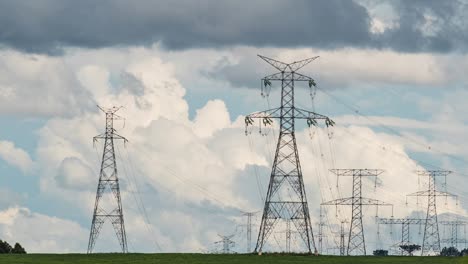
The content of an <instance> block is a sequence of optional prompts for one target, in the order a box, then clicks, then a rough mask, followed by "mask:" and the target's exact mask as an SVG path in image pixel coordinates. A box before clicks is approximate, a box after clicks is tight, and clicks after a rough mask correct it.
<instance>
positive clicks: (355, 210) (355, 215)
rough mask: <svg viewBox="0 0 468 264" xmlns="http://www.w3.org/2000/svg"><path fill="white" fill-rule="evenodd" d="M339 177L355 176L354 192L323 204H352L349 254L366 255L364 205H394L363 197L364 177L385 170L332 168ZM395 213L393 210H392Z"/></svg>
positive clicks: (378, 173) (375, 175)
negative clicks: (349, 195)
mask: <svg viewBox="0 0 468 264" xmlns="http://www.w3.org/2000/svg"><path fill="white" fill-rule="evenodd" d="M330 171H331V172H333V173H334V174H336V175H337V176H338V177H341V176H351V177H353V193H352V196H351V197H348V198H341V199H336V200H332V201H328V202H324V203H322V205H335V206H338V205H351V207H352V213H351V224H350V228H349V235H348V236H349V237H348V248H347V251H346V254H347V255H366V242H365V239H364V226H363V224H362V206H363V205H375V206H377V207H378V206H392V211H393V205H391V204H388V203H385V202H382V201H379V200H376V199H370V198H364V197H362V177H369V176H371V177H377V176H378V175H380V174H382V173H383V172H384V171H383V170H370V169H334V170H330ZM392 215H393V212H392Z"/></svg>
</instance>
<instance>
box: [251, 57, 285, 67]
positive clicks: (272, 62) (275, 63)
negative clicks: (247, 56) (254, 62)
mask: <svg viewBox="0 0 468 264" xmlns="http://www.w3.org/2000/svg"><path fill="white" fill-rule="evenodd" d="M257 56H258V57H260V58H261V59H262V60H264V61H266V62H267V63H268V64H270V65H271V66H273V67H274V68H275V69H277V70H279V71H285V70H286V68H287V67H288V64H287V63H284V62H281V61H278V60H275V59H271V58H268V57H265V56H262V55H257Z"/></svg>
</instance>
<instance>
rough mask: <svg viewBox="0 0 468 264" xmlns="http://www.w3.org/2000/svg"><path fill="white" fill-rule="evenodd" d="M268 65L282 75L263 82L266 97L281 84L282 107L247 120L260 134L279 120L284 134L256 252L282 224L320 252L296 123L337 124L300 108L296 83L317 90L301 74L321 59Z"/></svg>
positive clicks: (281, 135) (266, 200)
mask: <svg viewBox="0 0 468 264" xmlns="http://www.w3.org/2000/svg"><path fill="white" fill-rule="evenodd" d="M259 57H260V58H261V59H263V60H264V61H265V62H267V63H268V64H270V65H271V66H273V67H274V68H275V69H277V70H279V72H278V73H274V74H272V75H269V76H266V77H264V78H263V79H262V94H263V91H264V88H266V90H267V93H268V87H271V82H272V81H280V82H281V106H280V107H278V108H273V109H269V110H266V111H261V112H255V113H253V114H250V115H247V116H246V117H245V123H246V133H247V131H248V130H247V127H248V126H250V125H253V124H254V120H258V122H259V126H260V130H261V127H262V125H263V126H268V125H271V124H272V122H273V119H279V123H280V132H279V137H278V144H277V147H276V152H275V158H274V161H273V166H272V171H271V175H270V183H269V185H268V191H267V195H266V199H265V206H264V209H263V215H262V220H261V224H260V230H259V233H258V239H257V245H256V247H255V252H257V253H258V254H261V253H262V250H263V246H264V245H265V243H266V241H267V239H268V237H269V235H270V234H271V233H272V231H273V229H274V227H275V225H276V224H277V223H278V221H279V220H281V221H283V222H284V221H292V222H293V224H294V226H295V228H296V229H297V231H298V233H299V234H300V236H301V238H302V240H303V241H304V243H305V246H306V248H307V251H308V252H309V253H312V251H314V252H316V247H315V241H314V236H313V232H312V225H311V221H310V215H309V207H308V204H307V198H306V192H305V188H304V180H303V177H302V170H301V165H300V162H299V154H298V151H297V143H296V134H295V121H296V119H303V120H307V124H308V125H309V126H311V125H317V120H324V121H325V124H326V125H327V126H331V125H333V124H334V123H333V121H332V120H331V119H330V118H328V117H326V116H323V115H319V114H316V113H314V112H311V111H307V110H303V109H300V108H297V107H296V106H295V104H294V100H295V96H294V94H295V87H294V86H295V83H296V82H304V81H305V82H307V83H308V85H309V88H311V87H312V86H315V81H314V80H313V79H312V78H310V77H308V76H305V75H302V74H299V73H297V71H298V70H299V69H301V68H302V67H304V66H305V65H307V64H309V63H310V62H312V61H313V60H315V59H317V58H318V57H313V58H309V59H305V60H301V61H297V62H292V63H284V62H281V61H277V60H274V59H270V58H267V57H264V56H260V55H259Z"/></svg>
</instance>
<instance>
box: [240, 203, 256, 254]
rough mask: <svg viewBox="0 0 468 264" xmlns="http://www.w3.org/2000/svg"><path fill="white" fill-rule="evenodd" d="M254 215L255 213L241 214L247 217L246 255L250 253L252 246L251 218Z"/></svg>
mask: <svg viewBox="0 0 468 264" xmlns="http://www.w3.org/2000/svg"><path fill="white" fill-rule="evenodd" d="M256 213H257V212H245V213H243V215H244V216H246V217H247V253H250V252H251V251H252V249H251V246H252V217H253V216H254V215H255V214H256Z"/></svg>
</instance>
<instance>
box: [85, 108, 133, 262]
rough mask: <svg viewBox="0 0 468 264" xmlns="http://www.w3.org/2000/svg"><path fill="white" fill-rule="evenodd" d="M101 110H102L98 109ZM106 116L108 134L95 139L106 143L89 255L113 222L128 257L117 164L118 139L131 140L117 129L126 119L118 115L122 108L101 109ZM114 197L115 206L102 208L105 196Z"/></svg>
mask: <svg viewBox="0 0 468 264" xmlns="http://www.w3.org/2000/svg"><path fill="white" fill-rule="evenodd" d="M98 107H99V106H98ZM99 109H100V110H101V111H103V112H104V113H105V114H106V132H104V133H103V134H100V135H98V136H95V137H94V138H93V141H94V142H95V141H97V140H98V139H104V150H103V153H102V162H101V170H100V173H99V182H98V187H97V192H96V201H95V204H94V212H93V220H92V223H91V231H90V234H89V242H88V254H89V253H92V252H93V249H94V245H95V244H96V240H97V238H98V236H99V232H100V231H101V228H102V225H103V224H104V222H105V221H106V220H109V221H110V222H111V223H112V226H113V227H114V230H115V233H116V235H117V239H118V240H119V244H120V247H121V249H122V252H123V253H127V252H128V249H127V235H126V233H125V225H124V217H123V210H122V201H121V197H120V187H119V178H118V176H117V164H116V161H115V150H114V139H121V140H123V141H124V142H127V139H126V138H124V137H122V136H120V135H118V134H117V133H116V130H115V129H114V120H117V119H122V118H121V117H120V116H118V115H116V114H115V112H117V111H118V110H119V109H120V107H112V108H108V109H104V108H102V107H99ZM106 193H107V194H108V195H110V194H111V193H112V195H110V196H111V197H113V200H114V204H112V205H110V206H109V205H102V204H101V203H100V202H101V198H102V197H103V195H105V194H106Z"/></svg>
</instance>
